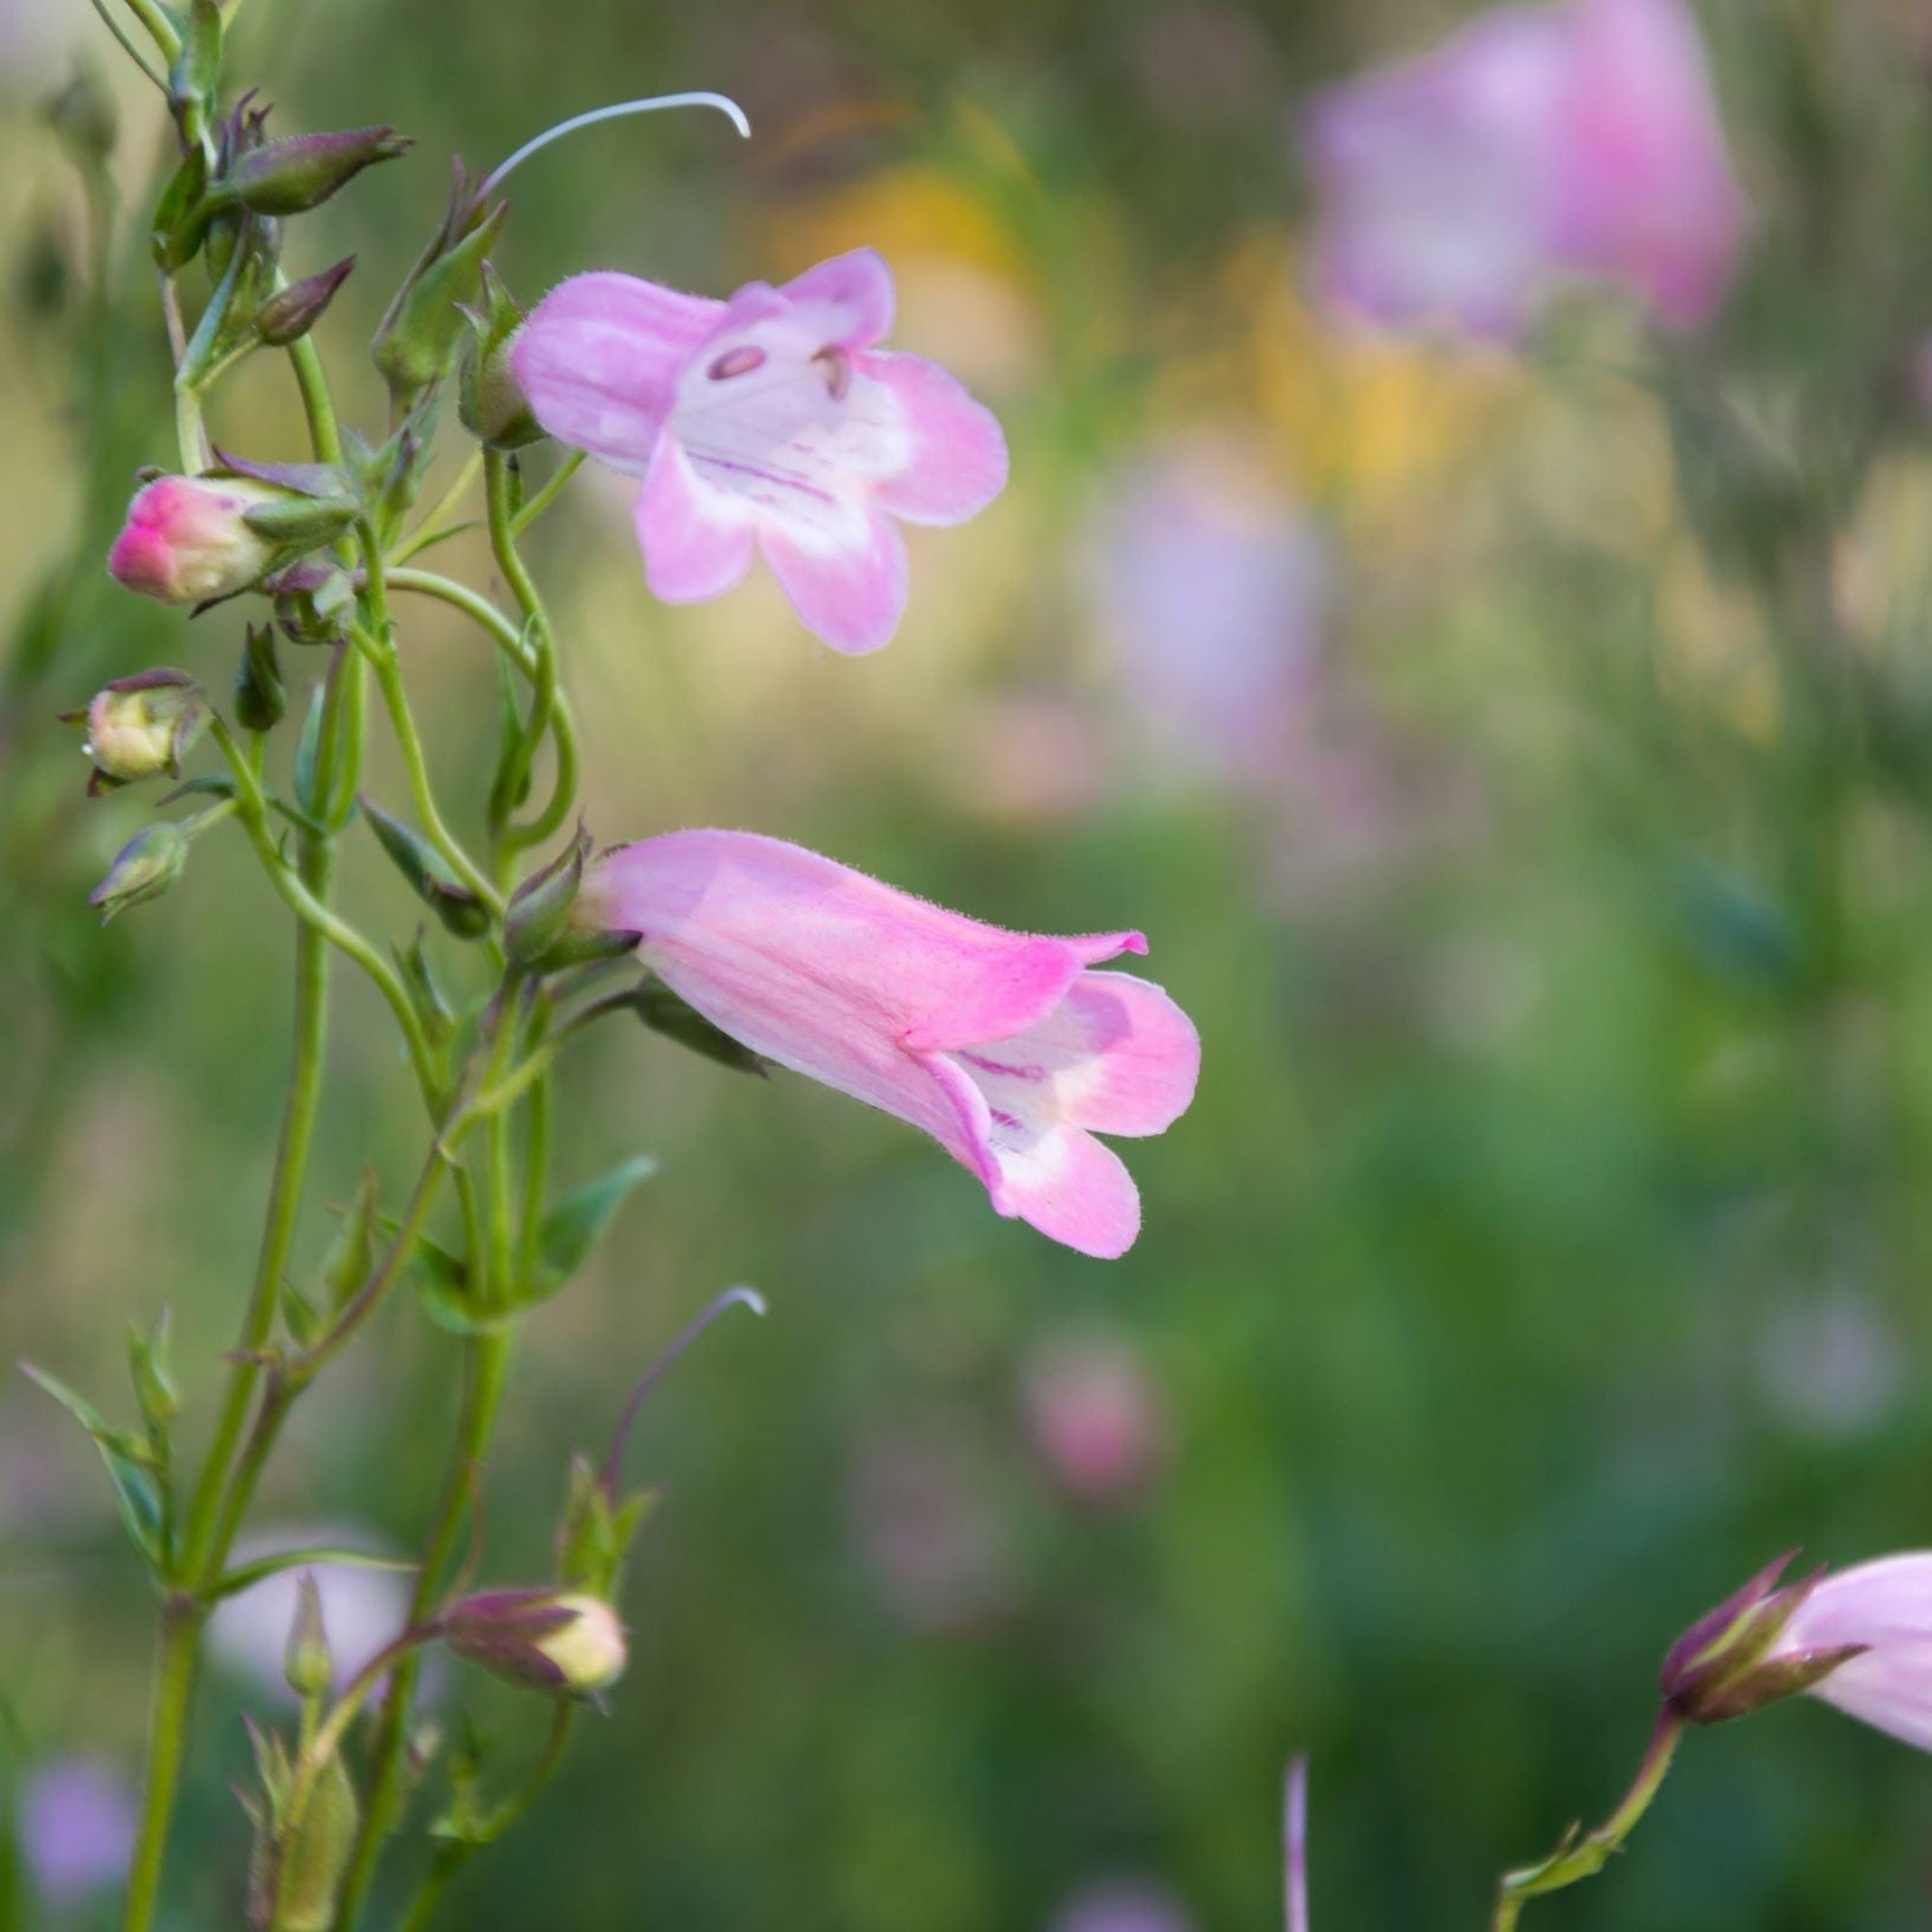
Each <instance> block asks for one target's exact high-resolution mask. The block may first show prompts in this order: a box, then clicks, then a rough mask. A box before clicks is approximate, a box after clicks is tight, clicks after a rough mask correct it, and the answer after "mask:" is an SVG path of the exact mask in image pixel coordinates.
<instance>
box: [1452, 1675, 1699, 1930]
mask: <svg viewBox="0 0 1932 1932" xmlns="http://www.w3.org/2000/svg"><path fill="white" fill-rule="evenodd" d="M1683 1735H1684V1720H1683V1719H1682V1718H1680V1717H1678V1716H1677V1714H1676V1713H1675V1712H1674V1711H1672V1710H1670V1709H1669V1708H1668V1707H1667V1706H1666V1707H1665V1708H1664V1709H1663V1710H1662V1711H1660V1712H1659V1713H1658V1718H1657V1723H1656V1725H1655V1726H1654V1727H1653V1729H1652V1731H1651V1734H1650V1744H1649V1747H1647V1748H1646V1750H1645V1751H1644V1754H1643V1762H1642V1763H1641V1764H1640V1765H1638V1767H1637V1773H1636V1776H1635V1777H1634V1779H1633V1780H1632V1782H1631V1788H1630V1789H1629V1790H1628V1791H1627V1792H1625V1793H1624V1797H1623V1802H1622V1803H1621V1804H1619V1805H1618V1806H1617V1808H1616V1809H1615V1810H1614V1811H1612V1812H1611V1813H1610V1815H1609V1816H1608V1817H1607V1818H1606V1819H1605V1821H1604V1822H1603V1823H1602V1824H1601V1825H1599V1826H1598V1827H1597V1829H1596V1830H1595V1831H1594V1832H1591V1833H1588V1835H1587V1836H1584V1837H1582V1838H1580V1839H1579V1838H1578V1837H1577V1831H1576V1828H1575V1827H1573V1828H1572V1829H1571V1831H1570V1832H1569V1833H1567V1834H1566V1835H1565V1837H1564V1839H1563V1841H1562V1842H1561V1843H1560V1844H1559V1845H1558V1846H1557V1847H1556V1849H1555V1851H1554V1852H1552V1853H1551V1854H1550V1855H1549V1857H1548V1858H1547V1859H1545V1860H1543V1861H1541V1862H1540V1863H1538V1864H1533V1865H1524V1866H1522V1867H1520V1869H1518V1870H1516V1871H1511V1872H1505V1873H1504V1874H1503V1875H1502V1877H1501V1878H1500V1879H1499V1880H1498V1881H1497V1883H1496V1903H1495V1911H1494V1913H1493V1915H1492V1918H1491V1919H1490V1932H1515V1927H1516V1923H1517V1920H1518V1919H1519V1918H1520V1917H1521V1916H1522V1908H1523V1905H1524V1903H1525V1901H1527V1900H1529V1899H1532V1898H1541V1897H1542V1896H1544V1895H1545V1894H1546V1893H1547V1892H1552V1891H1562V1890H1563V1889H1565V1888H1566V1887H1569V1886H1573V1885H1575V1884H1577V1881H1578V1880H1579V1879H1586V1878H1594V1877H1595V1876H1596V1874H1597V1873H1598V1872H1600V1871H1602V1870H1603V1868H1604V1866H1605V1863H1606V1862H1607V1861H1608V1860H1609V1858H1610V1856H1611V1854H1612V1853H1614V1852H1620V1851H1622V1850H1623V1846H1624V1840H1625V1839H1626V1838H1628V1837H1629V1836H1630V1834H1631V1833H1632V1832H1634V1830H1635V1829H1636V1827H1637V1823H1638V1821H1639V1820H1640V1819H1641V1818H1642V1817H1643V1814H1644V1813H1645V1812H1646V1811H1647V1810H1649V1809H1650V1802H1651V1800H1652V1799H1653V1798H1655V1797H1656V1796H1657V1794H1658V1790H1659V1788H1660V1787H1661V1786H1662V1783H1663V1780H1664V1777H1665V1776H1666V1775H1667V1774H1668V1772H1669V1770H1670V1761H1671V1759H1672V1758H1673V1757H1675V1756H1676V1754H1677V1743H1678V1740H1679V1739H1680V1738H1681V1737H1682V1736H1683Z"/></svg>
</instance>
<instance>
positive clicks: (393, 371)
mask: <svg viewBox="0 0 1932 1932" xmlns="http://www.w3.org/2000/svg"><path fill="white" fill-rule="evenodd" d="M509 212H510V205H509V203H508V202H506V201H499V202H498V203H497V205H496V206H495V207H494V208H489V207H486V206H485V205H484V204H483V203H482V202H481V201H480V200H479V199H478V198H477V196H476V192H475V189H474V187H473V185H471V183H470V182H469V177H468V176H467V175H466V174H465V173H464V171H463V165H462V163H461V162H460V161H459V162H458V163H457V164H456V174H455V179H454V182H453V183H452V186H451V192H450V202H449V208H448V211H447V213H445V214H444V216H443V219H442V223H441V226H440V228H439V229H438V230H437V233H436V234H435V236H434V237H432V238H431V241H430V243H429V245H428V247H427V248H425V249H424V250H423V253H422V255H421V256H420V257H419V258H418V259H417V261H416V264H415V266H414V268H412V270H410V273H409V277H408V279H407V280H406V281H405V282H404V283H403V286H402V288H401V289H400V290H399V291H398V292H397V295H396V298H395V300H394V301H392V302H391V303H390V304H389V308H388V312H387V314H385V315H384V318H383V320H382V324H381V326H380V327H378V329H377V331H376V341H375V346H374V355H375V362H376V367H377V369H378V370H379V371H380V372H381V373H382V376H383V380H384V382H385V383H387V384H388V385H389V395H390V398H391V403H392V407H394V408H396V409H399V410H400V409H406V408H408V407H409V406H410V405H411V404H412V403H413V402H414V401H415V400H416V398H417V397H418V396H420V395H421V394H422V392H423V391H424V390H425V389H429V388H433V387H434V386H435V385H436V384H439V383H440V382H441V381H442V379H443V378H444V377H445V376H446V375H448V374H449V372H450V370H451V368H452V367H453V366H454V365H455V361H456V357H457V355H458V354H459V353H460V352H461V350H462V348H463V344H464V339H465V337H466V335H467V334H468V332H469V322H468V320H467V318H466V317H465V314H464V310H465V309H466V308H469V309H473V308H475V307H476V306H477V305H478V303H479V302H480V300H481V298H482V293H483V259H484V257H485V256H486V255H488V254H489V252H490V250H491V247H492V245H493V244H494V243H495V241H496V240H497V231H498V230H499V229H500V228H501V227H502V225H503V218H504V216H505V215H507V214H508V213H509Z"/></svg>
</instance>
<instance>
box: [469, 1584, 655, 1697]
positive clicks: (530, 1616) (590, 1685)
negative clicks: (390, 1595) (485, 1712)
mask: <svg viewBox="0 0 1932 1932" xmlns="http://www.w3.org/2000/svg"><path fill="white" fill-rule="evenodd" d="M437 1627H438V1630H439V1632H440V1634H441V1636H442V1640H443V1641H444V1642H445V1643H446V1644H448V1646H449V1647H450V1649H451V1650H453V1651H454V1652H455V1653H456V1654H457V1656H458V1657H460V1658H462V1659H463V1660H464V1661H465V1662H469V1663H473V1664H476V1665H477V1666H478V1667H479V1668H480V1669H484V1670H487V1671H489V1672H491V1674H492V1675H493V1676H497V1677H500V1678H502V1679H503V1680H504V1681H505V1682H507V1683H510V1684H522V1685H526V1686H527V1687H529V1688H530V1689H532V1690H553V1691H557V1692H560V1693H562V1694H564V1695H568V1696H577V1697H587V1696H593V1695H594V1694H595V1693H596V1692H597V1691H599V1690H604V1689H606V1688H607V1687H608V1686H610V1685H611V1684H614V1683H615V1682H616V1681H617V1679H618V1678H619V1677H621V1676H622V1675H623V1672H624V1664H625V1662H626V1660H627V1656H628V1652H627V1650H626V1647H625V1642H624V1626H623V1625H622V1624H621V1623H619V1622H618V1621H617V1613H616V1612H615V1611H614V1610H613V1609H611V1605H609V1604H607V1603H606V1602H605V1601H604V1600H603V1599H602V1598H601V1597H592V1596H587V1595H585V1594H583V1593H582V1592H581V1591H575V1590H487V1591H484V1592H482V1593H481V1594H479V1595H476V1596H472V1597H466V1598H464V1599H463V1601H462V1602H461V1603H459V1604H457V1605H454V1606H453V1607H452V1608H450V1609H449V1610H446V1611H445V1612H444V1613H443V1614H442V1615H441V1616H440V1617H439V1618H438V1619H437Z"/></svg>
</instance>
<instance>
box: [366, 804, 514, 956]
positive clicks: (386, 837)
mask: <svg viewBox="0 0 1932 1932" xmlns="http://www.w3.org/2000/svg"><path fill="white" fill-rule="evenodd" d="M362 815H363V817H364V818H366V819H367V820H368V821H369V829H370V831H372V832H373V833H374V834H375V835H376V838H377V840H378V842H379V843H380V844H381V845H382V847H383V850H384V852H386V853H387V854H388V855H389V859H390V862H391V863H392V864H393V865H394V866H395V868H396V869H397V871H399V872H400V873H402V875H403V877H404V878H405V879H407V880H408V881H409V883H410V889H411V890H412V892H413V893H414V894H415V895H416V896H417V897H418V898H419V899H421V900H422V902H423V903H424V904H425V905H426V906H428V907H429V909H430V910H431V911H432V912H433V913H435V914H436V916H437V918H438V919H440V921H441V922H442V923H443V925H444V927H445V928H446V929H447V930H448V931H449V932H450V933H452V934H453V935H454V936H455V937H456V938H458V939H480V938H481V937H482V936H483V934H484V933H486V932H488V931H489V930H490V913H489V909H488V908H487V907H486V906H485V905H484V904H483V903H482V902H481V900H479V899H478V898H477V896H476V895H475V894H474V893H472V892H471V891H470V890H469V887H468V886H466V885H465V884H464V883H463V882H462V880H460V879H459V878H458V877H457V876H456V875H455V873H454V872H452V871H451V870H450V869H449V867H448V865H447V864H446V863H445V862H444V860H443V857H442V855H441V853H440V852H439V851H437V849H436V848H435V846H433V845H431V844H430V843H429V841H428V840H427V839H425V838H422V837H420V836H419V835H418V834H416V833H414V832H412V831H411V829H410V828H409V827H408V826H407V825H405V824H404V823H403V822H402V821H401V820H400V819H397V818H391V817H390V816H389V814H388V813H387V812H386V811H384V810H382V809H381V808H380V807H378V806H375V805H372V804H370V802H369V801H368V800H367V799H366V798H365V799H364V800H363V801H362Z"/></svg>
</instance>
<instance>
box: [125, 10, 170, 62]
mask: <svg viewBox="0 0 1932 1932" xmlns="http://www.w3.org/2000/svg"><path fill="white" fill-rule="evenodd" d="M128 13H130V14H133V16H134V17H135V19H137V20H138V21H140V23H141V24H142V26H144V27H146V28H147V30H148V33H149V35H150V36H151V37H152V39H153V41H154V43H155V44H156V46H157V47H159V48H160V50H161V57H162V59H164V60H165V61H167V62H168V63H169V64H170V65H172V64H173V63H174V61H175V59H176V58H177V57H178V56H179V55H180V53H181V50H182V41H181V35H180V34H179V33H177V32H176V31H175V24H174V22H173V21H172V20H170V19H169V18H168V16H167V15H166V14H164V13H162V12H161V10H160V8H159V7H158V6H157V5H156V0H128Z"/></svg>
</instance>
